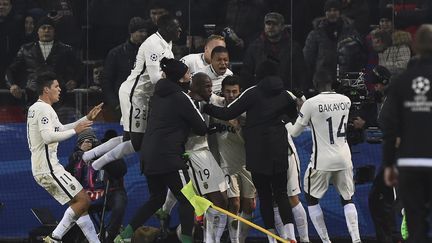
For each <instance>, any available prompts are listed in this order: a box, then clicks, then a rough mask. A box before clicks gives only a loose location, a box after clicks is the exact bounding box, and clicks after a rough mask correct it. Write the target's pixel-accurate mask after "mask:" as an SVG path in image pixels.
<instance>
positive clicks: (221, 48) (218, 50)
mask: <svg viewBox="0 0 432 243" xmlns="http://www.w3.org/2000/svg"><path fill="white" fill-rule="evenodd" d="M216 53H228V49H227V48H226V47H224V46H216V47H215V48H213V50H212V52H211V55H210V58H213V57H214V55H215V54H216Z"/></svg>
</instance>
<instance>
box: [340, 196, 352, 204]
mask: <svg viewBox="0 0 432 243" xmlns="http://www.w3.org/2000/svg"><path fill="white" fill-rule="evenodd" d="M341 203H342V206H345V205H347V204H349V203H353V200H352V198H350V199H348V200H345V199H344V198H343V197H341Z"/></svg>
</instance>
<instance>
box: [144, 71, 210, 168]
mask: <svg viewBox="0 0 432 243" xmlns="http://www.w3.org/2000/svg"><path fill="white" fill-rule="evenodd" d="M149 109H150V110H149V116H148V121H147V128H146V132H145V134H144V138H143V142H142V147H141V163H142V164H141V165H142V169H143V172H144V174H145V175H154V174H164V173H169V172H173V171H177V170H181V169H186V167H187V166H186V164H185V162H184V160H183V158H182V157H183V154H184V152H185V143H186V141H187V138H188V136H189V133H190V132H191V131H192V132H194V133H196V134H198V135H201V136H204V135H205V134H206V132H207V126H206V123H205V122H204V118H203V117H202V116H201V113H200V112H199V110H198V109H197V108H196V107H195V105H194V103H193V101H192V99H191V98H190V97H189V96H188V95H187V94H186V93H185V92H184V90H183V89H182V88H181V87H180V86H179V85H178V84H176V83H175V82H173V81H170V80H168V79H161V80H159V81H158V82H157V83H156V86H155V91H154V94H153V96H152V97H151V98H150V102H149Z"/></svg>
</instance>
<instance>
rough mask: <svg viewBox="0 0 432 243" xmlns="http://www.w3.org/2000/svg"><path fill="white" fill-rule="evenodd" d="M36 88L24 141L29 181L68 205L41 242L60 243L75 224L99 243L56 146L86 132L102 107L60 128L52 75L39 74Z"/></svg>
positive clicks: (87, 202)
mask: <svg viewBox="0 0 432 243" xmlns="http://www.w3.org/2000/svg"><path fill="white" fill-rule="evenodd" d="M36 85H37V93H38V94H39V99H38V100H37V101H36V103H34V104H33V105H32V106H30V108H29V111H28V115H27V139H28V143H29V148H30V151H31V163H32V173H33V177H34V179H35V180H36V182H37V183H38V184H39V185H40V186H42V187H43V188H44V189H45V190H47V191H48V193H50V194H51V195H52V196H53V197H54V198H55V199H56V200H57V201H58V202H59V203H60V204H62V205H63V204H65V203H68V204H69V207H68V208H67V209H66V212H65V213H64V215H63V218H62V220H61V221H60V223H59V224H58V225H57V227H56V228H55V229H54V231H53V232H52V233H51V235H49V236H47V237H46V238H45V239H44V241H45V242H61V238H62V237H63V236H64V235H65V234H66V233H67V231H68V230H69V229H70V228H71V227H72V226H73V225H74V224H75V223H76V224H78V226H79V227H80V228H81V230H82V231H83V233H84V235H85V236H86V238H87V240H88V241H89V242H90V243H94V242H100V241H99V239H98V237H97V235H96V231H95V228H94V226H93V222H92V221H91V219H90V216H89V215H88V213H87V210H88V208H89V206H90V198H89V197H88V195H87V194H86V193H85V192H84V190H83V188H82V186H81V184H80V183H79V182H78V181H77V180H76V179H75V177H73V176H72V175H71V174H70V173H69V172H67V171H66V170H65V169H64V168H63V166H62V165H61V164H60V162H59V160H58V158H57V146H58V143H59V142H61V141H64V140H66V139H68V138H70V137H72V136H73V135H75V134H76V133H80V132H81V131H83V130H85V129H88V128H90V126H91V125H92V120H94V119H95V118H96V116H97V115H98V114H99V112H100V111H101V109H102V104H99V105H98V106H96V107H94V108H93V109H92V110H91V111H90V112H89V113H88V114H87V116H85V117H83V118H81V119H79V120H78V121H76V122H74V123H70V124H67V125H63V124H61V123H60V121H59V119H58V116H57V114H56V112H55V111H54V109H53V108H52V105H53V104H54V103H56V102H58V101H59V99H60V91H61V89H60V86H59V82H58V81H57V79H56V76H55V74H54V73H52V72H48V71H44V72H41V73H39V74H38V76H37V79H36Z"/></svg>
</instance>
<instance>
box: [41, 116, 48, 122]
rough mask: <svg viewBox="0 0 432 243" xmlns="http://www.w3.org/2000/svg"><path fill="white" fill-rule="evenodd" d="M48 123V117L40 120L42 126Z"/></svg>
mask: <svg viewBox="0 0 432 243" xmlns="http://www.w3.org/2000/svg"><path fill="white" fill-rule="evenodd" d="M48 122H49V119H48V117H46V116H44V117H42V119H41V123H42V124H48Z"/></svg>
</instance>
